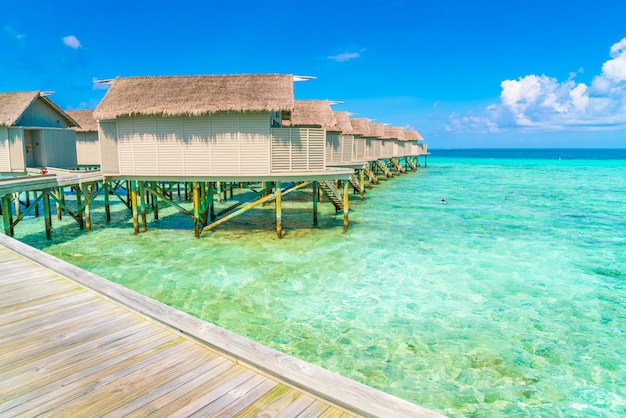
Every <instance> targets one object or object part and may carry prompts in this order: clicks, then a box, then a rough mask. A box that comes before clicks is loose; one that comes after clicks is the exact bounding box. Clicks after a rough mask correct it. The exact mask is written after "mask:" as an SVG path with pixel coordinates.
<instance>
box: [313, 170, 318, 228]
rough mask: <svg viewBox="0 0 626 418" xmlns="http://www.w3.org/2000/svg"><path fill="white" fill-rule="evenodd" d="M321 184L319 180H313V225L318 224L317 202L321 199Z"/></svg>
mask: <svg viewBox="0 0 626 418" xmlns="http://www.w3.org/2000/svg"><path fill="white" fill-rule="evenodd" d="M318 188H319V185H318V184H317V181H314V182H313V225H314V226H317V203H318V202H319V200H320V192H319V190H318Z"/></svg>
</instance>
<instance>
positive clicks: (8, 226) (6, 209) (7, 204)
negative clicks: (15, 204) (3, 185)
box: [2, 194, 13, 237]
mask: <svg viewBox="0 0 626 418" xmlns="http://www.w3.org/2000/svg"><path fill="white" fill-rule="evenodd" d="M2 219H3V221H4V233H5V234H6V235H8V236H10V237H12V236H13V209H11V195H10V194H5V195H4V196H2Z"/></svg>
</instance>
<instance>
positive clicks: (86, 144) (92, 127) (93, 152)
mask: <svg viewBox="0 0 626 418" xmlns="http://www.w3.org/2000/svg"><path fill="white" fill-rule="evenodd" d="M65 112H66V113H67V114H68V115H70V116H71V117H72V119H74V120H75V121H76V122H78V124H79V125H80V127H77V128H76V164H77V165H78V166H79V167H99V166H100V144H99V143H98V122H97V121H96V120H95V119H94V117H93V109H91V110H66V111H65Z"/></svg>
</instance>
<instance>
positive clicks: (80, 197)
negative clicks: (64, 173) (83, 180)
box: [74, 186, 85, 230]
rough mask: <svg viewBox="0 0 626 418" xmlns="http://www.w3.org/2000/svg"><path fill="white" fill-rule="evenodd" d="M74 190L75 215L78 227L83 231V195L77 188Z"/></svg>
mask: <svg viewBox="0 0 626 418" xmlns="http://www.w3.org/2000/svg"><path fill="white" fill-rule="evenodd" d="M74 190H76V215H77V216H78V219H77V221H78V227H79V228H80V229H81V230H83V229H85V220H84V219H83V212H84V210H83V195H82V192H81V189H80V187H79V186H76V187H75V188H74Z"/></svg>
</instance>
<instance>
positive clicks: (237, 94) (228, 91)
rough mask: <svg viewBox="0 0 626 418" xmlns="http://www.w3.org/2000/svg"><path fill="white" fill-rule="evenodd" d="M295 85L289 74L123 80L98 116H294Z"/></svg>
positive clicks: (111, 90)
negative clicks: (273, 113)
mask: <svg viewBox="0 0 626 418" xmlns="http://www.w3.org/2000/svg"><path fill="white" fill-rule="evenodd" d="M293 80H294V78H293V76H292V75H286V74H235V75H198V76H158V77H128V78H120V77H118V78H116V79H115V80H113V81H112V83H111V87H110V88H109V91H108V92H107V94H106V95H105V96H104V98H103V99H102V101H101V102H100V104H99V105H98V107H97V108H96V110H95V112H94V117H95V118H96V119H97V120H104V119H115V118H116V117H118V116H130V115H144V116H148V115H163V116H198V115H204V114H210V113H215V112H229V111H231V112H232V111H234V112H246V111H249V112H264V111H267V112H269V111H272V110H275V111H278V110H284V111H291V110H292V108H293Z"/></svg>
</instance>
